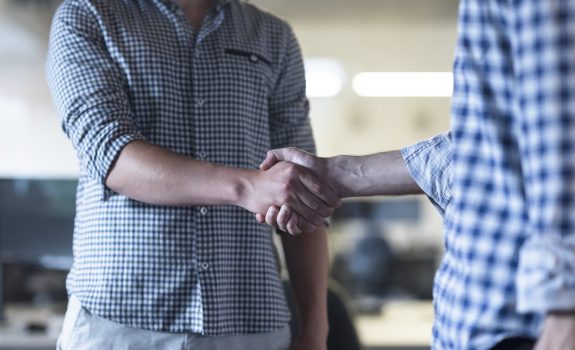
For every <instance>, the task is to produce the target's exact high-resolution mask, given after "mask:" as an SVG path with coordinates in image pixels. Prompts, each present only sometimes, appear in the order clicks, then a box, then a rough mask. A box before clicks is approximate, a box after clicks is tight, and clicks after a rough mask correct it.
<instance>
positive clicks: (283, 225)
mask: <svg viewBox="0 0 575 350" xmlns="http://www.w3.org/2000/svg"><path fill="white" fill-rule="evenodd" d="M290 216H291V208H290V207H289V206H288V205H285V204H284V205H282V206H281V208H280V211H279V213H278V216H277V224H278V227H279V229H280V230H282V231H284V232H288V229H287V223H288V221H289V219H290Z"/></svg>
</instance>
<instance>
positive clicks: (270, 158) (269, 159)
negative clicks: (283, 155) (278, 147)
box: [260, 151, 279, 171]
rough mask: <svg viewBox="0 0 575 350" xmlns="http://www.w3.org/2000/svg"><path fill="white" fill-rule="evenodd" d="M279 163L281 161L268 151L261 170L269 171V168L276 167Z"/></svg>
mask: <svg viewBox="0 0 575 350" xmlns="http://www.w3.org/2000/svg"><path fill="white" fill-rule="evenodd" d="M278 161H279V160H278V158H277V157H276V156H275V154H274V153H273V151H268V153H267V154H266V159H264V161H263V162H262V163H261V164H260V169H261V170H264V171H265V170H268V169H269V168H271V167H272V166H274V164H276V163H277V162H278Z"/></svg>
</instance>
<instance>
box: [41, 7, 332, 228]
mask: <svg viewBox="0 0 575 350" xmlns="http://www.w3.org/2000/svg"><path fill="white" fill-rule="evenodd" d="M47 75H48V82H49V85H50V88H51V90H52V93H53V97H54V100H55V103H56V105H57V107H58V109H59V113H60V115H61V116H62V126H63V129H64V131H65V132H66V134H67V135H68V137H69V138H70V140H71V141H72V144H73V145H74V148H75V150H76V153H77V155H78V158H79V159H80V164H81V170H82V172H83V173H84V174H85V175H86V176H88V177H89V178H91V179H92V180H94V181H97V182H98V183H100V184H101V187H102V199H103V200H106V199H107V197H109V196H110V195H111V193H112V190H113V191H115V192H117V193H120V194H123V195H126V196H128V197H130V198H133V199H136V200H139V201H142V202H146V203H150V204H156V205H196V204H235V205H239V206H242V207H244V208H246V209H248V210H250V211H253V212H265V210H267V206H266V205H265V203H266V202H269V203H272V202H276V203H277V204H281V199H282V197H283V199H286V200H288V201H289V202H291V203H292V205H294V209H295V210H297V211H298V213H300V214H301V215H303V217H305V219H306V220H309V221H310V222H316V223H319V222H322V217H326V216H329V214H330V213H331V209H330V208H329V207H327V206H326V205H325V204H324V202H323V201H322V200H321V199H320V198H317V197H316V196H315V195H313V194H311V193H309V191H308V190H306V186H314V185H315V184H317V182H318V181H317V179H314V178H313V176H311V175H310V174H307V173H306V171H305V170H304V169H302V168H293V167H282V168H278V169H277V171H270V172H262V171H255V170H240V169H232V168H227V167H223V166H219V165H215V164H210V163H207V162H201V161H197V160H194V159H191V158H189V157H185V156H182V155H178V154H176V153H174V152H171V151H169V150H167V149H163V148H160V147H157V146H154V145H152V144H150V143H149V142H147V141H146V138H145V136H144V135H143V133H142V132H141V131H140V129H139V127H138V125H137V119H136V116H135V115H134V113H133V110H132V108H131V106H130V103H129V96H128V91H127V89H128V88H127V87H128V86H129V84H128V82H127V81H126V77H125V76H124V74H123V73H122V70H121V69H120V68H119V66H118V64H117V62H115V61H114V60H113V59H112V57H111V56H110V55H109V53H108V51H107V47H106V44H105V41H104V39H103V37H102V33H101V31H100V29H99V25H98V23H97V21H96V20H95V18H94V17H93V15H92V14H91V13H90V10H89V9H87V8H84V7H82V6H81V5H80V4H78V3H74V2H66V3H64V4H63V5H62V6H61V7H60V8H59V10H58V12H57V14H56V16H55V18H54V23H53V27H52V33H51V40H50V51H49V56H48V62H47ZM311 208H313V209H311Z"/></svg>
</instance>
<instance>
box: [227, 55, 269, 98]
mask: <svg viewBox="0 0 575 350" xmlns="http://www.w3.org/2000/svg"><path fill="white" fill-rule="evenodd" d="M223 56H224V60H223V61H224V62H223V67H224V69H226V71H227V72H226V73H227V74H226V76H227V77H228V81H227V84H228V86H229V87H230V88H232V89H234V93H235V94H236V96H238V97H239V96H242V97H243V98H246V99H247V101H252V102H257V103H262V102H266V103H267V100H268V97H269V94H270V93H271V91H272V87H273V67H272V63H271V60H270V59H269V58H268V57H267V56H266V55H264V54H262V53H259V52H256V51H253V50H245V49H237V48H226V49H225V50H224V55H223Z"/></svg>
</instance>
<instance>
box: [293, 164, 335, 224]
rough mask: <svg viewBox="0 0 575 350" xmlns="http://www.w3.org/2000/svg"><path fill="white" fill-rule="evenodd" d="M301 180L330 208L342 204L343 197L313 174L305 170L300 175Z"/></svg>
mask: <svg viewBox="0 0 575 350" xmlns="http://www.w3.org/2000/svg"><path fill="white" fill-rule="evenodd" d="M300 181H301V183H302V184H303V185H304V186H305V188H306V189H307V190H308V191H309V192H311V193H313V194H314V195H315V196H316V197H317V198H319V199H320V200H321V201H322V202H323V203H325V205H326V206H328V207H329V208H337V207H339V205H340V204H341V198H339V196H338V195H337V193H335V192H334V191H333V190H332V189H331V188H330V187H329V186H327V185H326V184H325V183H323V182H322V181H320V179H319V178H317V177H316V176H314V175H313V174H310V173H309V172H304V173H303V174H302V175H301V176H300ZM330 215H331V214H330Z"/></svg>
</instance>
